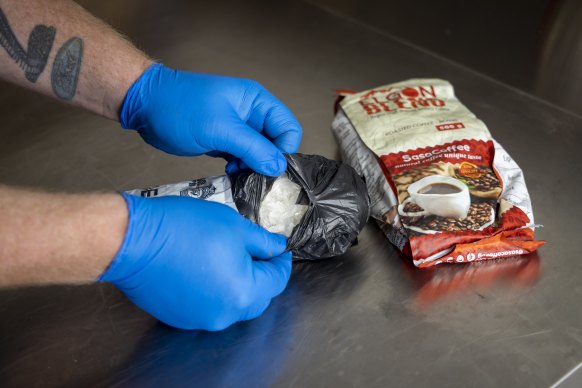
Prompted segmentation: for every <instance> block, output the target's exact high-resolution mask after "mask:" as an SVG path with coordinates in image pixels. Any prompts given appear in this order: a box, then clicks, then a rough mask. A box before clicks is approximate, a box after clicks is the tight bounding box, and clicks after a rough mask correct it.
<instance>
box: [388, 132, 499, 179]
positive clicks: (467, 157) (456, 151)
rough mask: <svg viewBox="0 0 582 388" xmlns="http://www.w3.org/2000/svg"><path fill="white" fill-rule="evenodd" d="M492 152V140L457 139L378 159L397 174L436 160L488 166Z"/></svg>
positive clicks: (392, 172)
mask: <svg viewBox="0 0 582 388" xmlns="http://www.w3.org/2000/svg"><path fill="white" fill-rule="evenodd" d="M493 154H494V147H493V142H492V141H482V140H459V141H454V142H451V143H446V144H443V145H439V146H436V147H424V148H417V149H415V150H409V151H402V152H399V153H397V154H389V155H384V156H382V157H381V158H380V159H382V162H384V165H385V166H386V168H387V169H388V171H390V173H391V174H397V173H399V172H401V171H405V170H408V169H410V168H414V167H419V166H425V165H428V164H432V163H436V162H450V163H462V162H471V163H472V164H474V165H481V166H483V165H486V166H490V165H491V161H492V160H493Z"/></svg>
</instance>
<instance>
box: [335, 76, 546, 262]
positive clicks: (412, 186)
mask: <svg viewBox="0 0 582 388" xmlns="http://www.w3.org/2000/svg"><path fill="white" fill-rule="evenodd" d="M340 108H341V109H339V110H338V112H337V114H336V118H335V120H334V122H333V124H332V131H333V132H334V135H335V137H336V140H337V142H338V144H339V146H340V150H341V151H342V156H343V158H344V160H345V161H347V162H348V163H349V164H351V165H352V166H354V168H355V169H356V171H358V172H359V173H361V174H363V175H364V176H365V178H366V183H367V185H368V191H369V192H370V197H371V202H372V203H371V206H372V217H374V218H376V219H377V220H378V222H379V223H380V225H381V227H382V229H383V231H384V232H385V234H386V235H387V237H388V238H389V239H390V241H392V242H393V243H394V244H395V245H396V246H397V247H398V248H399V249H400V250H402V251H403V252H404V253H406V254H407V255H409V256H411V257H412V259H413V262H414V264H415V265H416V266H418V267H427V266H432V265H435V264H440V263H464V262H471V261H475V260H486V259H494V258H501V257H507V256H514V255H519V254H525V253H529V252H532V251H534V250H536V249H537V248H538V247H539V246H541V245H542V244H543V242H540V241H534V232H533V231H534V227H535V225H534V219H533V211H532V208H531V202H530V198H529V194H528V191H527V187H526V185H525V180H524V177H523V173H522V171H521V169H520V168H519V166H518V165H517V164H516V163H515V161H513V159H512V158H511V157H510V156H509V155H508V154H507V152H506V151H505V150H504V149H503V148H502V147H501V145H499V144H498V143H497V142H496V141H495V140H494V139H493V138H492V136H491V133H490V132H489V130H488V129H487V126H486V125H485V124H484V123H483V122H482V121H481V120H479V119H478V118H477V117H476V116H475V115H474V114H473V113H471V112H470V111H469V110H468V109H467V108H466V107H465V106H464V105H463V104H462V103H461V102H460V101H459V100H458V99H457V98H456V97H455V94H454V90H453V87H452V85H451V84H450V83H449V82H447V81H443V80H439V79H413V80H408V81H403V82H398V83H395V84H391V85H386V86H381V87H378V88H374V89H370V90H367V91H364V92H360V93H350V94H345V95H344V98H343V100H341V102H340Z"/></svg>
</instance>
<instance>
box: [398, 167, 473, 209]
mask: <svg viewBox="0 0 582 388" xmlns="http://www.w3.org/2000/svg"><path fill="white" fill-rule="evenodd" d="M408 193H409V194H410V198H411V200H412V201H413V202H414V203H416V204H417V205H418V206H420V207H421V208H423V209H424V210H425V211H426V212H427V213H430V214H434V215H436V216H440V217H454V218H459V219H463V218H465V217H467V213H468V212H469V207H470V206H471V197H470V195H469V188H468V187H467V185H466V184H464V183H463V182H461V181H459V180H457V179H455V178H451V177H447V176H441V175H431V176H428V177H425V178H422V179H420V180H418V181H416V182H414V183H413V184H411V185H410V186H409V187H408Z"/></svg>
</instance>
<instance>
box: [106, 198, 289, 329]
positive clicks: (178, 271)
mask: <svg viewBox="0 0 582 388" xmlns="http://www.w3.org/2000/svg"><path fill="white" fill-rule="evenodd" d="M122 195H123V196H124V198H125V200H126V202H127V205H128V209H129V225H128V229H127V233H126V236H125V240H124V242H123V245H122V247H121V249H120V250H119V253H118V254H117V257H116V258H115V259H114V260H113V262H112V264H111V265H110V267H109V268H108V269H107V270H106V271H105V273H104V274H103V275H101V277H100V279H99V280H100V281H102V282H111V283H113V284H114V285H116V286H117V287H118V288H119V289H120V290H121V291H123V292H124V293H125V294H126V295H127V296H128V297H129V299H130V300H131V301H133V302H134V303H135V304H136V305H138V306H139V307H141V308H142V309H144V310H145V311H147V312H149V313H150V314H151V315H153V316H154V317H156V318H158V319H159V320H160V321H162V322H164V323H166V324H168V325H171V326H174V327H177V328H182V329H206V330H221V329H224V328H226V327H227V326H229V325H231V324H232V323H235V322H237V321H242V320H248V319H252V318H256V317H258V316H259V315H261V314H262V313H263V311H265V310H266V309H267V307H268V306H269V303H270V301H271V299H272V298H273V297H275V296H277V295H279V294H280V293H281V292H282V291H283V289H284V288H285V286H286V284H287V281H288V280H289V276H290V274H291V252H285V246H286V239H285V237H283V236H281V235H278V234H272V233H270V232H268V231H266V230H265V229H263V228H261V227H260V226H258V225H256V224H254V223H252V222H251V221H249V220H248V219H246V218H244V217H243V216H241V215H240V214H238V213H237V212H236V211H234V210H233V209H231V208H229V207H228V206H226V205H223V204H219V203H215V202H211V201H204V200H199V199H194V198H186V197H160V198H141V197H136V196H132V195H129V194H125V193H124V194H122Z"/></svg>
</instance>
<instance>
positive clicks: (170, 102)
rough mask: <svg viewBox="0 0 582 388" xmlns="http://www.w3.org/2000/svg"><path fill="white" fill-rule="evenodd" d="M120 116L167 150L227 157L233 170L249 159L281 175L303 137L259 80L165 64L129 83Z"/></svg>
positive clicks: (264, 171) (252, 165)
mask: <svg viewBox="0 0 582 388" xmlns="http://www.w3.org/2000/svg"><path fill="white" fill-rule="evenodd" d="M119 118H120V122H121V125H122V126H123V127H124V128H129V129H136V130H137V131H138V132H139V134H140V135H141V137H142V138H143V139H144V140H145V141H146V142H147V143H149V144H151V145H152V146H154V147H156V148H159V149H161V150H163V151H166V152H168V153H171V154H175V155H188V156H196V155H202V154H209V155H211V156H224V157H225V158H226V159H227V160H230V162H229V165H227V172H228V173H231V172H233V170H235V169H236V168H237V167H241V166H244V164H246V165H247V166H249V167H250V168H252V169H253V170H255V171H256V172H259V173H261V174H264V175H269V176H279V175H281V174H282V173H283V172H284V171H285V169H286V167H287V162H286V160H285V158H284V157H283V155H282V152H286V153H295V152H297V149H298V148H299V141H300V140H301V126H300V125H299V123H298V122H297V120H296V119H295V117H294V116H293V114H292V113H291V112H290V111H289V109H287V107H285V105H283V104H282V103H281V102H280V101H279V100H277V98H275V97H274V96H273V95H272V94H271V93H269V92H268V91H267V90H266V89H265V88H263V87H262V86H261V85H259V84H258V83H256V82H254V81H250V80H246V79H239V78H231V77H223V76H216V75H208V74H198V73H190V72H186V71H179V70H172V69H169V68H167V67H165V66H163V65H161V64H154V65H152V66H150V67H149V68H148V70H146V71H145V72H144V73H143V74H142V75H141V77H140V78H139V79H138V80H137V81H136V82H135V83H134V84H133V85H132V87H131V88H129V90H128V92H127V95H126V97H125V99H124V101H123V104H122V107H121V111H120V114H119ZM241 161H242V162H243V163H244V164H243V163H241Z"/></svg>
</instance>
